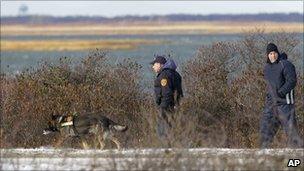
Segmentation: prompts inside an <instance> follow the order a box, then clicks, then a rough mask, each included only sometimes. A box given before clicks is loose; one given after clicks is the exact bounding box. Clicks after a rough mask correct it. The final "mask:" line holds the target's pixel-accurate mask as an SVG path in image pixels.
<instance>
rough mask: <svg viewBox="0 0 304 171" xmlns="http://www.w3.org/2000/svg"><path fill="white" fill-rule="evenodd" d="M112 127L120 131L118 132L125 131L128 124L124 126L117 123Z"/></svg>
mask: <svg viewBox="0 0 304 171" xmlns="http://www.w3.org/2000/svg"><path fill="white" fill-rule="evenodd" d="M113 128H114V129H115V130H116V131H120V132H125V131H126V130H128V126H127V125H126V126H124V125H119V124H115V125H113Z"/></svg>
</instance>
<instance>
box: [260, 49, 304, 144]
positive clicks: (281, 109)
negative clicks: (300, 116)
mask: <svg viewBox="0 0 304 171" xmlns="http://www.w3.org/2000/svg"><path fill="white" fill-rule="evenodd" d="M266 54H267V63H266V66H265V68H264V77H265V80H266V83H267V94H266V103H265V108H264V112H263V116H262V119H261V127H260V133H261V147H262V148H267V147H269V145H270V143H271V142H272V140H273V137H274V136H275V134H276V132H277V130H278V128H279V126H280V125H282V126H283V128H284V131H285V133H286V134H287V136H288V146H289V147H303V140H302V139H301V138H300V136H299V134H298V129H297V123H296V116H295V105H294V103H295V101H294V88H295V86H296V82H297V76H296V71H295V67H294V65H293V64H292V63H291V62H289V61H288V60H287V55H286V54H280V53H279V51H278V48H277V46H276V45H275V44H273V43H269V44H268V45H267V49H266Z"/></svg>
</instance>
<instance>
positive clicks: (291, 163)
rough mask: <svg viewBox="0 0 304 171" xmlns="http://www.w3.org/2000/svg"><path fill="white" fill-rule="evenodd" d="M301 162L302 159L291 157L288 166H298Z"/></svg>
mask: <svg viewBox="0 0 304 171" xmlns="http://www.w3.org/2000/svg"><path fill="white" fill-rule="evenodd" d="M300 164H301V160H300V159H289V161H288V163H287V167H297V166H299V165H300Z"/></svg>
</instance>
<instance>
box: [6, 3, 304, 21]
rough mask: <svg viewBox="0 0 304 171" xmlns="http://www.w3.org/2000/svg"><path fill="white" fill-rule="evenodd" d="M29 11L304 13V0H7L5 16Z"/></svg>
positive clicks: (95, 12)
mask: <svg viewBox="0 0 304 171" xmlns="http://www.w3.org/2000/svg"><path fill="white" fill-rule="evenodd" d="M23 4H24V5H26V6H28V12H27V14H43V15H53V16H67V15H70V16H71V15H90V16H93V15H94V16H96V15H98V16H106V17H113V16H121V15H151V14H159V15H164V14H178V13H179V14H180V13H183V14H242V13H250V14H252V13H274V12H283V13H290V12H299V13H303V1H291V2H290V1H270V2H269V1H268V2H265V1H245V2H242V1H215V2H211V1H207V2H204V1H165V2H164V1H143V2H140V1H63V2H62V1H30V2H28V1H3V0H1V16H8V15H18V14H19V8H20V6H21V5H23Z"/></svg>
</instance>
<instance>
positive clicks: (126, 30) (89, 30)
mask: <svg viewBox="0 0 304 171" xmlns="http://www.w3.org/2000/svg"><path fill="white" fill-rule="evenodd" d="M255 28H260V29H264V30H265V32H266V33H269V32H283V30H286V31H287V32H303V24H302V23H292V22H291V23H278V22H170V23H164V22H136V23H112V24H91V25H89V24H67V25H3V26H2V25H1V34H2V35H16V36H18V35H117V34H237V33H243V32H246V31H250V30H253V29H255Z"/></svg>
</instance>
